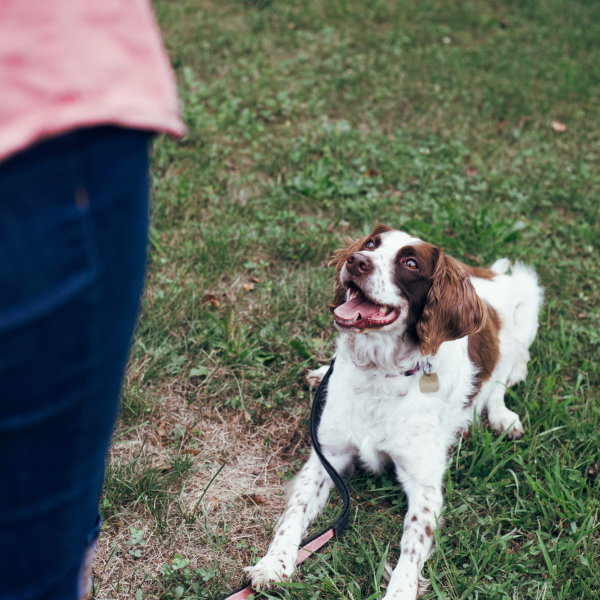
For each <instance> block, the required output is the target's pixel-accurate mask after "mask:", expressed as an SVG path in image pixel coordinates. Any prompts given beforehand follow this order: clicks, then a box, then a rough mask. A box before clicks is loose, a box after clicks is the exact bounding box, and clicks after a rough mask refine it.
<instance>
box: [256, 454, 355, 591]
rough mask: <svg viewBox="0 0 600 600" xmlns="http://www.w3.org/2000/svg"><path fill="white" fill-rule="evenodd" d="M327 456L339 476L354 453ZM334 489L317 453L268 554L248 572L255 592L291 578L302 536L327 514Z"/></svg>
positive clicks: (304, 472)
mask: <svg viewBox="0 0 600 600" xmlns="http://www.w3.org/2000/svg"><path fill="white" fill-rule="evenodd" d="M324 455H325V457H326V458H327V460H328V461H329V462H330V463H331V464H332V466H333V468H334V469H335V470H336V471H338V472H339V473H341V472H342V471H343V470H344V469H345V468H346V467H347V466H348V464H349V463H350V461H351V459H352V455H351V454H350V453H344V454H336V455H330V454H328V453H327V452H325V451H324ZM332 486H333V482H332V480H331V478H330V477H329V475H328V474H327V472H326V471H325V468H324V467H323V465H322V464H321V461H320V460H319V457H318V456H317V454H316V453H315V451H314V450H313V451H312V453H311V455H310V458H309V459H308V462H307V463H306V464H305V465H304V467H302V470H301V471H300V473H298V475H297V477H296V479H295V480H294V482H293V484H292V487H291V489H290V493H289V496H288V505H287V508H286V510H285V512H284V513H283V516H282V517H281V519H280V520H279V523H278V526H277V528H276V532H275V537H274V538H273V541H272V542H271V545H270V546H269V550H268V551H267V554H266V555H265V556H264V557H263V558H262V559H261V560H260V561H259V562H258V563H257V564H256V565H255V566H254V567H246V569H245V570H246V571H247V572H248V573H249V574H250V578H251V580H252V587H253V588H254V589H256V590H260V589H264V588H265V587H270V586H269V585H268V584H270V583H272V582H278V581H286V580H287V579H289V577H290V576H291V574H292V573H293V572H294V570H295V568H296V558H297V556H298V549H299V546H300V542H301V541H302V537H303V536H304V534H305V533H306V530H307V529H308V526H309V525H310V524H311V523H312V521H314V520H315V519H316V518H317V517H318V516H319V515H320V514H321V513H322V512H323V508H324V507H325V504H326V502H327V498H328V497H329V491H330V490H331V488H332Z"/></svg>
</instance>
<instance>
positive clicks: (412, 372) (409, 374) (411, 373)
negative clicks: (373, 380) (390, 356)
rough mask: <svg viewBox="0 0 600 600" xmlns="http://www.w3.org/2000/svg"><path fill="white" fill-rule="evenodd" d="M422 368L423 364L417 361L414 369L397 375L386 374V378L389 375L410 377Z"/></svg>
mask: <svg viewBox="0 0 600 600" xmlns="http://www.w3.org/2000/svg"><path fill="white" fill-rule="evenodd" d="M420 368H421V365H420V364H419V363H417V366H416V367H415V368H414V369H411V370H410V371H404V373H398V374H397V375H389V374H388V375H386V378H389V377H401V376H404V377H410V376H411V375H414V374H415V373H418V371H419V369H420Z"/></svg>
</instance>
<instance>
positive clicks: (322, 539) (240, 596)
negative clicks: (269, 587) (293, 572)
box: [223, 527, 335, 600]
mask: <svg viewBox="0 0 600 600" xmlns="http://www.w3.org/2000/svg"><path fill="white" fill-rule="evenodd" d="M334 536H335V532H334V531H333V527H330V528H329V529H326V530H325V531H322V532H321V533H319V534H318V535H317V536H316V537H314V538H313V539H312V540H309V541H308V542H306V543H305V544H304V545H303V546H302V547H301V548H300V550H299V552H298V558H297V560H296V566H299V565H301V564H302V563H303V562H304V561H305V560H306V559H307V558H308V557H309V556H311V555H313V554H314V553H315V552H317V551H318V550H320V549H321V548H322V547H323V546H324V545H325V544H326V543H327V542H328V541H329V540H330V539H332V538H333V537H334ZM257 593H258V592H256V591H254V590H253V589H252V587H251V586H250V584H248V585H247V586H246V587H244V588H242V589H241V590H238V591H237V592H233V593H232V594H230V595H229V596H225V598H223V600H246V598H248V597H250V596H252V595H254V594H257Z"/></svg>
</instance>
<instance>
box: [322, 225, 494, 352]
mask: <svg viewBox="0 0 600 600" xmlns="http://www.w3.org/2000/svg"><path fill="white" fill-rule="evenodd" d="M346 241H347V246H345V247H344V248H340V249H339V250H338V251H337V252H336V254H335V255H334V258H333V260H332V261H331V263H330V266H331V265H335V267H336V282H337V288H336V294H335V299H334V301H333V303H332V304H331V308H332V310H333V313H334V315H335V323H336V326H337V328H338V329H339V330H340V331H341V332H354V333H359V332H365V333H368V332H370V331H373V330H377V331H380V332H390V334H395V335H398V336H402V335H404V334H406V335H407V336H408V338H409V339H410V340H411V341H412V342H413V343H415V344H419V347H420V350H421V354H422V355H423V356H425V355H429V354H435V353H436V352H437V351H438V348H439V347H440V345H441V344H442V343H443V342H446V341H450V340H456V339H459V338H461V337H463V336H465V335H471V334H473V333H476V332H477V331H479V330H480V329H481V327H482V326H483V324H484V320H485V307H484V305H483V303H482V301H481V300H480V298H479V297H478V296H477V294H476V292H475V289H474V287H473V285H472V284H471V281H470V279H469V276H468V273H467V272H466V270H465V267H464V265H462V264H461V263H459V262H457V261H456V260H454V259H453V258H451V257H450V256H446V255H444V253H443V252H442V251H441V250H440V249H439V248H436V247H435V246H432V245H431V244H428V243H427V242H424V241H422V240H420V239H419V238H416V237H412V236H410V235H409V234H407V233H404V232H402V231H396V230H394V229H392V228H391V227H387V226H386V225H382V224H378V225H377V226H376V227H375V229H373V231H372V232H371V233H370V234H369V235H366V236H364V237H362V238H360V239H356V240H353V239H350V238H348V239H347V240H346Z"/></svg>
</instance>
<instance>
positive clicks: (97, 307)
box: [0, 127, 150, 600]
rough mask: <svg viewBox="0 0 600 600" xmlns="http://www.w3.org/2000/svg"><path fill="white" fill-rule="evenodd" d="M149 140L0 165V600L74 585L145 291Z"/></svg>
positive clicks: (46, 151)
mask: <svg viewBox="0 0 600 600" xmlns="http://www.w3.org/2000/svg"><path fill="white" fill-rule="evenodd" d="M149 137H150V134H149V133H147V132H141V131H134V130H128V129H122V128H118V127H96V128H91V129H86V130H79V131H75V132H73V133H69V134H67V135H64V136H61V137H57V138H53V139H51V140H49V141H46V142H44V143H41V144H39V145H37V146H35V147H33V148H31V149H29V150H26V151H24V152H21V153H19V154H17V155H15V156H13V157H12V158H10V159H9V160H7V161H5V162H3V163H0V599H1V600H9V599H10V600H26V599H28V600H29V599H40V600H42V599H43V600H76V599H77V598H78V597H80V595H81V594H82V593H83V588H84V587H85V585H86V581H85V578H83V579H82V577H81V574H82V571H85V569H86V567H85V564H84V563H85V562H86V561H85V557H86V549H87V548H89V547H91V546H92V545H93V544H94V542H95V538H96V537H97V534H98V529H99V517H98V503H99V499H100V493H101V489H102V482H103V479H104V470H105V461H106V455H107V452H108V447H109V442H110V436H111V433H112V429H113V426H114V422H115V418H116V415H117V411H118V402H119V396H120V389H121V384H122V379H123V372H124V369H125V365H126V361H127V356H128V351H129V346H130V341H131V336H132V334H133V330H134V327H135V323H136V319H137V314H138V309H139V303H140V296H141V293H142V288H143V282H144V272H145V263H146V246H147V231H148V185H149V184H148V140H149ZM88 558H89V552H88ZM88 562H89V560H88ZM82 581H83V584H82V583H81V582H82ZM82 585H83V588H82Z"/></svg>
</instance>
